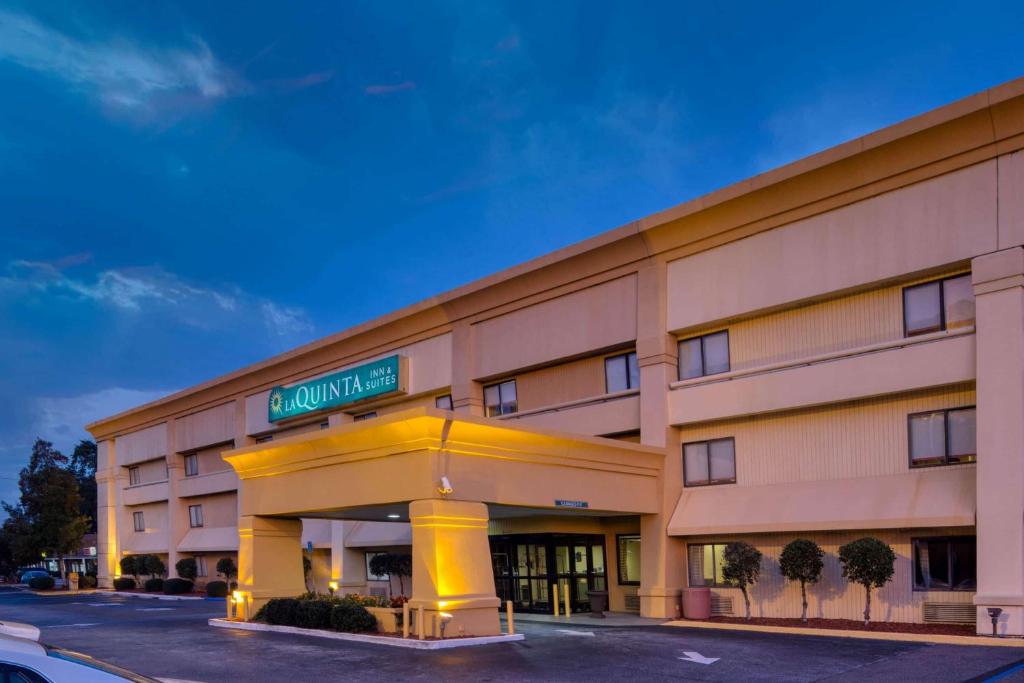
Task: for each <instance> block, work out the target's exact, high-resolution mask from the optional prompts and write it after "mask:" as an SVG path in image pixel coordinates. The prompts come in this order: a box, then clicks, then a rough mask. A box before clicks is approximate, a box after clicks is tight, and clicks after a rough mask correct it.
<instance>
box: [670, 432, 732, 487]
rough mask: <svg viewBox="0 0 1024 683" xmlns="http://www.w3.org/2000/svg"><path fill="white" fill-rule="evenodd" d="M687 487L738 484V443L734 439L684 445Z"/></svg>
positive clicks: (684, 471) (684, 470) (684, 478)
mask: <svg viewBox="0 0 1024 683" xmlns="http://www.w3.org/2000/svg"><path fill="white" fill-rule="evenodd" d="M683 481H684V482H685V483H686V485H687V486H708V485H710V484H735V483H736V443H735V441H734V440H733V438H732V437H729V438H727V439H713V440H711V441H694V442H692V443H684V444H683Z"/></svg>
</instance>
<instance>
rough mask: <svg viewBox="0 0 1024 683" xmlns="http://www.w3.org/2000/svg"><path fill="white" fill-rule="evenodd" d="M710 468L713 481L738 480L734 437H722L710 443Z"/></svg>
mask: <svg viewBox="0 0 1024 683" xmlns="http://www.w3.org/2000/svg"><path fill="white" fill-rule="evenodd" d="M708 452H709V454H708V462H709V465H708V470H709V474H710V477H711V481H735V480H736V454H735V452H734V444H733V440H732V439H720V440H718V441H712V442H710V443H709V444H708Z"/></svg>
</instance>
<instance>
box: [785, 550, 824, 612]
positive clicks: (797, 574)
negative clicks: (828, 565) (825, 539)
mask: <svg viewBox="0 0 1024 683" xmlns="http://www.w3.org/2000/svg"><path fill="white" fill-rule="evenodd" d="M824 555H825V553H824V551H823V550H822V549H821V547H819V546H818V544H817V543H815V542H814V541H808V540H807V539H806V538H798V539H796V540H794V541H790V542H789V543H787V544H786V547H785V548H783V549H782V555H780V556H779V571H780V572H782V575H783V576H784V577H786V578H787V579H789V580H790V581H799V582H800V597H801V598H802V601H803V602H802V604H803V612H802V613H801V614H800V619H801V620H802V621H804V622H806V621H807V584H809V583H811V584H814V583H818V579H820V578H821V568H822V566H823V565H824V563H823V562H822V561H821V558H822V557H823V556H824Z"/></svg>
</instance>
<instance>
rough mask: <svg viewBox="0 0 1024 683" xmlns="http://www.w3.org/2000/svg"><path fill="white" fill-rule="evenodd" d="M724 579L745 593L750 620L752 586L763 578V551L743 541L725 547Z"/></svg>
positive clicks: (745, 603) (744, 597)
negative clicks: (750, 591)
mask: <svg viewBox="0 0 1024 683" xmlns="http://www.w3.org/2000/svg"><path fill="white" fill-rule="evenodd" d="M722 562H723V564H722V578H724V579H725V580H726V582H727V583H728V584H729V585H730V586H736V587H737V588H739V589H740V592H742V593H743V604H744V605H745V606H746V608H747V619H750V593H749V589H750V586H752V585H754V584H755V583H757V579H758V578H759V577H760V576H761V551H760V550H758V549H757V548H755V547H754V546H752V545H750V544H749V543H744V542H743V541H735V542H733V543H730V544H729V545H727V546H725V552H723V553H722Z"/></svg>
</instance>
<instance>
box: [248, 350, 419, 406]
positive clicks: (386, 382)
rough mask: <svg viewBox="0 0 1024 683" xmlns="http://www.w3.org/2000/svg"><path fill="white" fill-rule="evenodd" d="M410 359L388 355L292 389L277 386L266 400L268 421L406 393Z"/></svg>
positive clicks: (302, 383)
mask: <svg viewBox="0 0 1024 683" xmlns="http://www.w3.org/2000/svg"><path fill="white" fill-rule="evenodd" d="M408 368H409V359H408V358H406V357H405V356H398V355H395V356H388V357H387V358H381V359H380V360H375V361H371V362H369V363H364V364H363V365H357V366H356V367H354V368H349V369H348V370H342V371H340V372H335V373H332V374H330V375H324V376H323V377H318V378H316V379H311V380H309V381H307V382H300V383H299V384H295V385H292V386H290V387H274V388H273V389H271V390H270V398H269V399H268V401H267V419H268V420H269V421H270V422H277V421H278V420H285V419H288V418H289V417H295V416H296V415H304V414H305V413H312V412H315V411H318V410H324V409H325V408H336V407H337V406H343V405H348V404H349V403H355V402H357V401H362V400H363V399H367V398H372V397H379V396H385V395H388V394H404V393H405V392H406V391H407V389H406V378H407V377H408V376H409V369H408Z"/></svg>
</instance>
